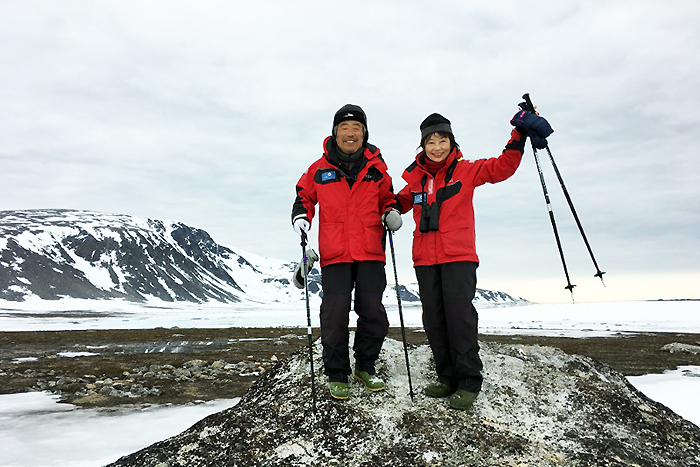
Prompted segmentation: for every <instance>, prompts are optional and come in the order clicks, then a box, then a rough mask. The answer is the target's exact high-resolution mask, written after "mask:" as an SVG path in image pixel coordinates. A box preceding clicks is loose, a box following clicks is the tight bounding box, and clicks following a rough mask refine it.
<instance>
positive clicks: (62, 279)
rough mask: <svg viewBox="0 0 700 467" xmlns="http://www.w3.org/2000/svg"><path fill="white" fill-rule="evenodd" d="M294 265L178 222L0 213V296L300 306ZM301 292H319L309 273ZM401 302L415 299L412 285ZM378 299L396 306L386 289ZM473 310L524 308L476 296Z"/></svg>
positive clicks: (482, 293) (55, 212)
mask: <svg viewBox="0 0 700 467" xmlns="http://www.w3.org/2000/svg"><path fill="white" fill-rule="evenodd" d="M295 266H296V263H295V262H285V261H282V260H276V259H271V258H264V257H260V256H257V255H252V254H249V253H243V252H237V251H235V250H234V249H231V248H229V247H226V246H223V245H220V244H218V243H217V242H215V241H214V240H213V239H212V238H211V236H210V235H209V234H208V233H207V232H206V231H204V230H201V229H198V228H195V227H190V226H187V225H185V224H183V223H181V222H173V221H164V220H154V219H145V218H137V217H132V216H128V215H121V214H106V213H100V212H92V211H75V210H59V209H48V210H27V211H0V299H4V300H10V301H23V300H25V299H27V298H28V297H39V298H41V299H44V300H56V299H59V298H63V297H72V298H84V299H124V300H130V301H144V300H150V299H157V300H162V301H166V302H173V301H187V302H199V303H201V302H207V301H219V302H223V303H236V302H241V301H246V300H253V301H257V302H270V301H273V302H284V301H298V300H301V299H303V295H302V294H303V291H300V290H298V289H296V288H295V287H294V286H293V285H292V284H291V275H292V271H293V270H294V267H295ZM309 292H310V293H311V295H312V296H314V297H318V296H319V295H320V294H321V275H320V271H319V270H318V269H317V268H314V269H313V270H312V271H311V273H310V274H309ZM400 294H401V299H402V300H403V301H406V302H416V301H418V300H419V298H418V292H417V284H408V285H406V286H401V287H400ZM386 298H387V299H388V300H396V295H395V292H394V289H393V287H387V291H386ZM476 302H477V303H484V304H514V303H526V301H525V300H522V299H518V300H516V299H513V298H512V297H510V296H508V295H507V294H505V293H502V292H493V291H486V290H478V294H477V297H476Z"/></svg>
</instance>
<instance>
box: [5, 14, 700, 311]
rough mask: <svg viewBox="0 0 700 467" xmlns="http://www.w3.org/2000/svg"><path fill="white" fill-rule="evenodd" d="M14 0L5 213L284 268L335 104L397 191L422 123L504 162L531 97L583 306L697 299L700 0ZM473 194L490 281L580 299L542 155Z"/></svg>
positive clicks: (400, 240) (536, 294) (404, 260)
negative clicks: (76, 221)
mask: <svg viewBox="0 0 700 467" xmlns="http://www.w3.org/2000/svg"><path fill="white" fill-rule="evenodd" d="M0 10H1V11H2V14H1V15H0V127H1V128H2V129H1V130H0V164H1V166H0V167H1V168H0V210H13V209H36V208H69V209H85V210H96V211H104V212H110V213H121V214H130V215H134V216H139V217H150V218H156V219H166V220H175V221H181V222H184V223H186V224H188V225H191V226H193V227H197V228H201V229H204V230H206V231H208V232H209V233H210V234H211V235H212V236H213V237H214V239H215V240H216V241H218V242H219V243H221V244H223V245H227V246H229V247H232V248H235V249H240V250H244V251H247V252H251V253H255V254H258V255H262V256H269V257H273V258H279V259H285V260H290V261H292V260H296V259H298V258H299V257H300V256H301V253H300V247H299V240H298V237H296V235H295V234H294V232H293V230H292V228H291V224H290V212H291V205H292V202H293V201H294V196H295V190H294V186H295V184H296V182H297V180H298V179H299V177H300V176H301V174H302V173H303V172H304V170H306V168H307V167H308V166H309V165H310V164H311V163H312V162H313V161H314V160H316V159H317V158H318V157H319V156H320V155H321V152H322V141H323V139H324V138H325V137H326V136H327V135H328V134H330V131H331V123H332V118H333V114H334V113H335V111H336V110H337V109H338V108H340V107H341V106H342V105H344V104H346V103H353V104H358V105H360V106H361V107H362V108H363V109H364V110H365V112H366V113H367V115H368V127H369V135H370V141H371V142H372V143H373V144H375V145H376V146H378V147H379V148H380V149H381V150H382V153H383V155H384V158H385V160H386V162H387V164H388V165H389V173H390V175H391V176H392V177H393V179H394V187H395V188H396V189H397V190H398V189H400V188H401V187H403V185H404V182H403V180H402V179H401V174H402V173H403V170H404V168H405V167H406V166H407V165H409V164H410V163H411V161H412V160H413V158H414V156H415V154H416V147H417V145H418V140H419V135H420V133H419V129H418V127H419V124H420V122H421V121H422V120H423V119H424V118H425V117H426V116H427V115H429V114H430V113H432V112H439V113H441V114H442V115H444V116H446V117H447V118H449V119H450V120H451V121H452V127H453V130H454V132H455V134H456V137H457V142H458V143H459V144H460V145H461V148H462V150H463V152H464V153H465V156H466V157H467V158H471V159H477V158H484V157H493V156H498V155H499V154H500V153H501V151H502V149H503V147H504V145H505V143H506V142H507V140H508V136H509V132H510V128H511V127H510V124H509V121H510V118H511V117H512V116H513V114H514V113H515V111H516V110H517V104H518V102H520V101H521V96H522V94H523V93H525V92H529V93H530V94H531V96H532V98H533V101H534V103H535V104H536V105H537V106H538V110H539V111H540V113H541V115H542V116H544V117H545V118H547V119H548V120H549V122H550V123H551V125H552V126H553V128H554V129H555V133H554V134H553V135H552V136H551V137H550V138H549V142H550V148H551V150H552V154H553V155H554V158H555V161H556V163H557V165H558V167H559V170H560V171H561V173H562V176H563V178H564V181H565V182H566V186H567V188H568V190H569V193H570V195H571V197H572V199H573V202H574V204H575V206H576V209H577V211H578V213H579V217H580V219H581V222H582V224H583V227H584V229H585V231H586V234H587V236H588V239H589V241H590V243H591V246H592V248H593V252H594V254H595V257H596V260H597V262H598V264H599V266H600V268H601V269H602V270H603V271H606V272H607V274H606V275H605V276H604V277H605V279H606V285H607V287H603V286H602V284H601V283H600V281H599V280H598V279H597V278H595V277H593V274H595V272H596V270H595V267H594V266H593V263H592V261H591V259H590V257H589V255H588V252H587V250H586V248H585V246H584V244H583V242H582V240H581V238H580V235H579V233H578V229H577V228H576V225H575V223H574V221H573V218H572V216H571V213H570V211H569V208H568V205H567V204H566V201H565V199H564V198H563V196H562V195H561V189H560V187H559V183H558V181H557V178H556V176H555V175H554V173H553V172H552V170H551V164H550V163H549V160H548V157H547V154H546V152H543V151H541V152H540V158H541V160H542V166H543V169H544V174H545V179H546V182H547V187H548V189H549V192H550V195H551V198H552V205H553V212H554V215H555V218H556V221H557V224H558V226H559V229H560V233H561V237H562V243H563V247H564V252H565V254H566V260H567V264H568V266H569V272H570V275H571V282H572V283H573V284H575V285H577V287H576V288H575V289H574V294H575V298H576V300H577V301H600V300H630V299H656V298H700V146H699V145H700V131H699V125H698V123H699V121H700V53H698V51H699V50H700V28H699V27H698V24H700V2H697V1H695V0H688V1H677V0H669V1H665V2H659V1H647V0H634V1H597V0H586V1H567V2H559V1H554V0H551V1H528V2H522V1H517V0H508V1H498V2H469V1H464V0H454V1H434V2H429V3H428V2H423V1H383V2H373V1H354V2H336V1H328V0H325V1H307V0H297V1H294V2H289V1H286V0H271V1H267V0H260V1H256V2H231V1H220V2H215V1H202V2H178V1H165V0H163V1H138V2H136V1H124V0H120V1H100V2H93V1H88V0H85V1H66V0H62V1H61V2H54V1H39V2H36V1H22V2H16V1H10V0H0ZM475 209H476V218H477V249H478V252H479V256H480V259H481V266H480V268H479V272H478V274H479V284H478V285H479V287H482V288H487V289H493V290H501V291H504V292H507V293H510V294H511V295H515V296H521V297H524V298H527V299H529V300H533V301H541V302H546V301H554V302H566V301H570V295H569V293H568V291H566V290H564V286H565V285H567V283H566V279H565V277H564V274H563V269H562V265H561V262H560V259H559V255H558V252H557V248H556V244H555V240H554V235H553V233H552V228H551V225H550V221H549V217H548V213H547V209H546V205H545V201H544V197H543V195H542V188H541V186H540V181H539V177H538V174H537V169H536V166H535V163H534V158H533V155H532V149H531V148H530V147H528V149H527V151H526V153H525V156H524V158H523V162H522V164H521V166H520V168H519V169H518V171H517V173H516V174H515V175H514V176H513V177H512V178H511V179H509V180H507V181H506V182H504V183H500V184H496V185H488V186H483V187H480V188H479V189H477V191H476V196H475ZM413 227H414V226H413V221H412V219H411V217H410V216H404V228H403V229H402V230H400V231H399V232H397V233H396V235H395V245H396V254H397V256H398V263H399V277H400V281H401V282H415V276H414V275H413V270H412V265H411V260H410V251H411V240H412V234H411V232H412V230H413ZM314 230H315V229H314ZM313 234H314V235H313V236H314V237H315V234H316V232H315V231H313ZM313 243H314V244H315V240H314V242H313ZM388 264H389V265H390V264H391V263H390V262H389V263H388ZM389 268H391V266H389ZM388 273H389V274H388V276H389V282H390V283H391V282H393V272H392V270H391V269H388Z"/></svg>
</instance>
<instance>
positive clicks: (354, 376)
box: [352, 375, 386, 391]
mask: <svg viewBox="0 0 700 467" xmlns="http://www.w3.org/2000/svg"><path fill="white" fill-rule="evenodd" d="M352 377H353V378H355V379H356V380H357V381H359V382H360V383H362V385H363V386H364V387H366V388H367V389H369V390H370V391H383V390H384V389H386V386H384V387H381V388H371V387H369V386H367V385H366V384H365V382H364V381H362V378H360V377H359V376H357V375H352Z"/></svg>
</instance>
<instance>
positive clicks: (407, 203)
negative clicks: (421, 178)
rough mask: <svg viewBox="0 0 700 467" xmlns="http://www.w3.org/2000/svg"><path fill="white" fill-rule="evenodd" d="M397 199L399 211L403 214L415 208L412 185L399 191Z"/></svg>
mask: <svg viewBox="0 0 700 467" xmlns="http://www.w3.org/2000/svg"><path fill="white" fill-rule="evenodd" d="M396 199H397V200H398V202H399V209H398V211H399V212H400V213H401V214H406V213H407V212H408V211H410V210H411V209H413V198H412V196H411V187H410V186H409V185H406V186H405V187H403V188H402V189H401V191H399V193H398V194H397V195H396Z"/></svg>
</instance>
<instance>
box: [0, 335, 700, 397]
mask: <svg viewBox="0 0 700 467" xmlns="http://www.w3.org/2000/svg"><path fill="white" fill-rule="evenodd" d="M313 332H314V339H316V338H317V337H318V336H319V330H318V329H314V330H313ZM389 337H391V338H393V339H396V340H401V330H400V328H391V330H390V333H389ZM406 337H407V342H408V343H409V345H420V344H426V343H427V341H426V338H425V334H424V333H423V332H422V331H421V330H420V329H414V328H411V329H407V330H406ZM480 339H481V340H482V341H483V342H499V343H510V344H514V343H517V344H524V345H542V346H552V347H557V348H560V349H562V350H564V351H565V352H567V353H571V354H579V355H584V356H587V357H591V358H593V359H596V360H598V361H600V362H603V363H605V364H607V365H609V366H611V367H612V368H614V369H615V370H617V371H619V372H621V373H622V374H624V375H626V376H636V375H643V374H648V373H661V372H663V371H664V370H669V369H675V368H676V367H678V366H681V365H700V354H694V353H687V352H683V353H680V352H674V353H672V352H669V351H667V350H662V348H663V347H664V346H665V345H666V344H671V343H683V344H691V345H694V346H697V345H700V334H679V333H641V334H624V335H619V336H616V337H604V338H563V337H538V336H517V335H516V336H511V335H507V336H505V335H503V336H501V335H482V336H480ZM307 345H308V338H307V334H306V328H292V327H267V328H224V329H203V328H192V329H181V328H156V329H132V330H88V331H34V332H0V394H11V393H18V392H27V391H39V390H46V391H51V392H53V393H56V394H60V395H61V400H62V401H64V402H70V403H74V404H78V405H82V406H85V407H109V406H118V405H125V404H166V403H172V404H184V403H189V402H194V401H204V400H213V399H227V398H234V397H240V396H243V395H244V394H245V392H246V391H247V390H248V388H249V387H250V386H251V384H252V383H253V382H254V381H255V379H256V378H257V376H259V375H260V374H261V373H262V372H264V371H266V370H268V369H269V368H271V367H272V366H273V365H274V364H275V362H276V361H278V360H280V359H282V358H285V357H287V356H288V355H290V354H291V353H292V352H296V351H301V352H303V351H305V350H306V349H308V347H307Z"/></svg>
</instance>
